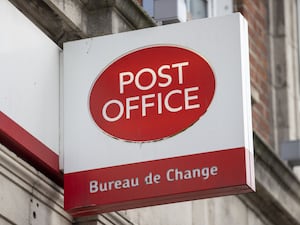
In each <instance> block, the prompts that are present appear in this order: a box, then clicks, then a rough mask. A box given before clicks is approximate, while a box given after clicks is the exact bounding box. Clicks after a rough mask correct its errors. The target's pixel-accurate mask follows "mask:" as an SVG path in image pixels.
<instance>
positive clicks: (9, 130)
mask: <svg viewBox="0 0 300 225" xmlns="http://www.w3.org/2000/svg"><path fill="white" fill-rule="evenodd" d="M0 143H1V144H3V145H4V146H6V147H7V148H9V150H11V151H12V152H14V153H15V154H16V155H17V156H19V157H20V158H22V159H23V160H25V161H26V162H28V163H29V164H30V165H32V166H33V167H34V168H35V169H37V170H39V171H40V172H42V173H43V174H45V175H46V176H47V177H49V178H50V179H52V180H53V181H54V182H55V183H57V184H58V185H60V186H61V187H63V174H62V173H61V172H60V170H59V156H58V155H57V154H56V153H55V152H53V151H52V150H51V149H49V148H48V147H47V146H46V145H44V144H43V143H42V142H40V141H39V140H38V139H37V138H35V137H34V136H32V135H31V134H30V133H29V132H27V131H26V130H25V129H24V128H22V127H21V126H20V125H18V124H17V123H16V122H15V121H13V120H12V119H11V118H9V117H8V116H7V115H5V114H4V113H3V112H0Z"/></svg>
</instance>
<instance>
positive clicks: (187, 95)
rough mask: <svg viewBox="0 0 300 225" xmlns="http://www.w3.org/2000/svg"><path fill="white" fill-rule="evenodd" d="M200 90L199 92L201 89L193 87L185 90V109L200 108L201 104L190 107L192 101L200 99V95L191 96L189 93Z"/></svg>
mask: <svg viewBox="0 0 300 225" xmlns="http://www.w3.org/2000/svg"><path fill="white" fill-rule="evenodd" d="M198 90H199V87H191V88H186V89H184V105H185V109H197V108H200V104H194V105H190V101H191V100H196V99H198V95H192V96H190V95H189V93H190V92H192V91H198Z"/></svg>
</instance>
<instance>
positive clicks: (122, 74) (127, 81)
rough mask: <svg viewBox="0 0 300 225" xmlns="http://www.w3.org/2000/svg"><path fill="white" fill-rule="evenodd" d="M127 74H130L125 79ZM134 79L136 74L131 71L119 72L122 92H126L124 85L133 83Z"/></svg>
mask: <svg viewBox="0 0 300 225" xmlns="http://www.w3.org/2000/svg"><path fill="white" fill-rule="evenodd" d="M125 76H129V79H128V80H124V77H125ZM133 79H134V75H133V73H131V72H122V73H120V74H119V84H120V94H123V93H124V85H128V84H131V83H132V81H133Z"/></svg>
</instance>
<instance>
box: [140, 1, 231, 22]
mask: <svg viewBox="0 0 300 225" xmlns="http://www.w3.org/2000/svg"><path fill="white" fill-rule="evenodd" d="M142 3H143V7H144V9H145V10H146V11H147V12H148V14H149V15H150V16H152V17H153V18H154V19H155V20H157V21H162V22H163V23H172V22H185V21H186V20H191V19H200V18H205V17H213V16H222V15H226V14H229V13H232V12H233V3H232V0H143V2H142ZM183 14H184V15H183Z"/></svg>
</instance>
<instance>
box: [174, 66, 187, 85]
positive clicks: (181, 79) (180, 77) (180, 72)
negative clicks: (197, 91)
mask: <svg viewBox="0 0 300 225" xmlns="http://www.w3.org/2000/svg"><path fill="white" fill-rule="evenodd" d="M188 65H189V62H182V63H175V64H172V68H178V83H179V84H183V72H182V67H183V66H188Z"/></svg>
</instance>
